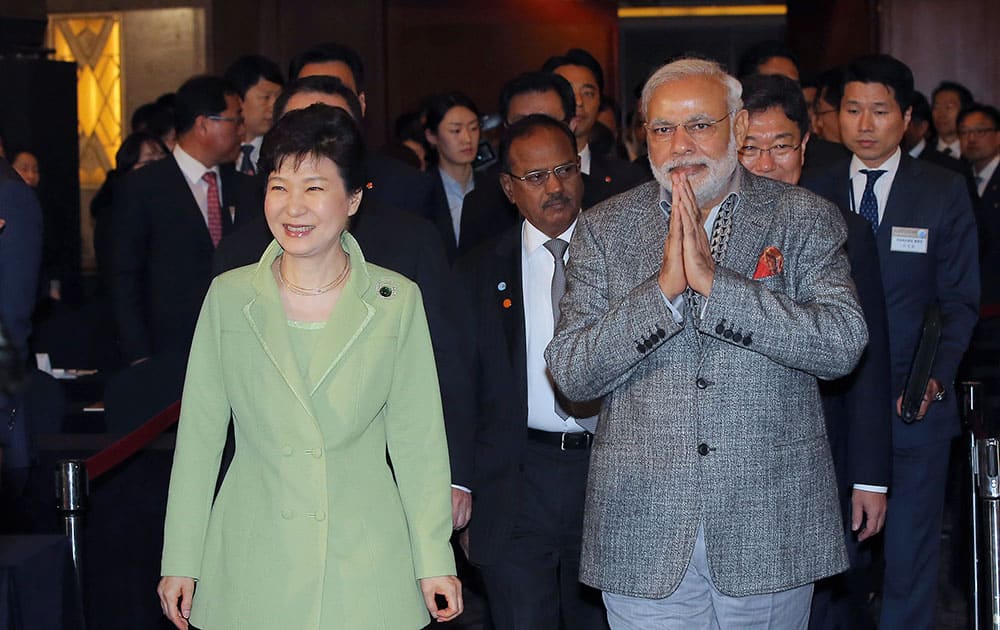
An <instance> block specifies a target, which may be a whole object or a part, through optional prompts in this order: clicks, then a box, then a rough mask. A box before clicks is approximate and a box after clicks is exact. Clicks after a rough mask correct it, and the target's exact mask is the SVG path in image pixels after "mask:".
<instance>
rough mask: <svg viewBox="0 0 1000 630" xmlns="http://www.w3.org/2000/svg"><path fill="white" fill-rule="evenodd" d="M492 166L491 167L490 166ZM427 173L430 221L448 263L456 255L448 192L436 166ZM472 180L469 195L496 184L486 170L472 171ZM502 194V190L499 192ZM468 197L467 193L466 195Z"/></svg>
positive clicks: (456, 246)
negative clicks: (438, 236)
mask: <svg viewBox="0 0 1000 630" xmlns="http://www.w3.org/2000/svg"><path fill="white" fill-rule="evenodd" d="M491 168H492V167H491ZM427 175H428V176H429V177H430V178H431V181H432V182H433V188H434V192H433V199H434V203H433V204H432V208H431V210H432V212H433V214H432V216H431V223H433V224H434V227H436V228H437V231H438V234H439V235H440V236H441V242H442V243H443V244H444V255H445V258H447V259H448V264H449V265H450V264H452V263H453V262H455V259H456V258H457V257H458V242H457V241H456V240H455V227H454V225H453V224H452V221H451V208H450V207H449V206H448V194H447V193H446V192H445V190H444V182H443V181H441V173H440V172H438V169H437V167H436V166H432V167H431V168H429V169H427ZM472 181H473V182H474V187H473V189H472V190H471V191H469V195H471V194H472V193H474V192H475V191H477V190H479V189H480V188H487V189H489V188H491V186H496V185H497V184H496V183H495V182H497V181H498V179H492V178H491V175H488V174H487V172H486V171H483V172H480V171H473V173H472ZM500 194H501V195H503V191H501V192H500ZM466 197H468V195H466ZM462 210H463V211H464V210H465V204H464V202H463V205H462ZM464 220H465V219H464V217H462V216H460V218H459V238H463V235H462V226H463V225H464Z"/></svg>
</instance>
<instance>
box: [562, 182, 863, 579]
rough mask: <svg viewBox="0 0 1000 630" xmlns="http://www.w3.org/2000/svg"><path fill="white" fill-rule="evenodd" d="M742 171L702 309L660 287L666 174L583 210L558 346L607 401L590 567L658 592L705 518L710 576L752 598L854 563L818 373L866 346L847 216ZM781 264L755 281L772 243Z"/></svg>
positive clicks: (674, 574) (682, 562) (572, 372)
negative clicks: (678, 302)
mask: <svg viewBox="0 0 1000 630" xmlns="http://www.w3.org/2000/svg"><path fill="white" fill-rule="evenodd" d="M740 171H741V183H740V185H739V199H738V203H737V205H736V206H735V208H734V210H733V214H732V230H731V235H730V236H728V241H727V244H726V246H725V254H724V257H723V258H722V260H721V262H720V263H719V264H718V265H717V266H716V269H715V276H714V282H713V285H712V289H711V293H710V295H709V297H708V298H707V301H706V302H704V308H703V310H702V311H701V314H700V315H701V316H700V318H693V317H692V313H691V312H690V309H687V308H686V309H685V312H684V318H683V320H682V321H681V322H679V323H678V322H676V321H675V320H674V318H673V317H672V315H671V312H670V310H669V309H668V308H667V304H666V301H665V299H664V296H663V294H662V293H661V291H660V288H659V285H658V283H657V274H658V271H659V269H660V265H661V261H662V257H663V243H664V239H665V237H666V234H667V231H668V224H669V218H668V216H667V215H666V213H665V212H664V211H663V210H662V209H661V208H660V206H659V205H658V200H659V194H660V189H659V185H658V184H657V183H655V182H650V183H648V184H644V185H642V186H639V187H637V188H634V189H632V190H630V191H628V192H625V193H623V194H622V195H619V196H617V197H613V198H612V199H610V200H608V201H607V202H605V203H603V204H601V205H599V206H597V207H596V208H593V209H592V210H590V211H587V212H584V213H583V214H582V215H581V218H580V220H579V223H578V225H577V228H576V230H575V232H574V233H573V239H572V243H571V245H570V247H571V248H572V251H573V257H572V258H571V259H570V263H569V265H568V268H567V292H566V295H565V296H564V297H563V299H562V301H561V302H560V310H561V312H562V317H561V319H560V322H559V326H558V328H557V330H556V334H555V337H554V338H553V340H552V342H551V344H550V345H549V347H548V350H547V352H546V359H547V361H548V365H549V369H550V370H551V372H552V375H553V377H554V379H555V381H556V384H557V385H559V387H560V388H562V391H563V392H564V393H565V394H566V395H567V397H569V398H571V399H574V400H585V399H592V398H598V397H600V396H605V395H606V398H605V400H604V404H603V407H602V410H601V414H600V422H599V424H598V428H597V434H596V439H595V442H594V446H593V452H592V459H591V465H590V474H589V479H588V486H587V507H586V513H585V518H584V533H583V552H582V560H581V568H580V578H581V580H582V581H583V582H585V583H587V584H590V585H592V586H594V587H596V588H600V589H602V590H605V591H610V592H614V593H620V594H624V595H631V596H638V597H649V598H660V597H664V596H667V595H669V594H670V593H672V592H673V591H674V590H675V589H676V588H677V585H678V584H679V583H680V580H681V578H682V576H683V575H684V571H685V569H686V567H687V565H688V561H689V560H690V558H691V554H692V550H693V548H694V542H695V538H696V535H697V531H698V528H699V527H703V528H704V533H705V541H706V548H707V554H708V561H709V566H710V567H711V572H712V579H713V582H714V584H715V586H716V587H717V588H718V589H719V590H721V591H722V592H723V593H726V594H727V595H732V596H744V595H753V594H761V593H771V592H776V591H780V590H784V589H788V588H792V587H796V586H801V585H803V584H806V583H809V582H812V581H814V580H816V579H819V578H822V577H825V576H828V575H832V574H835V573H838V572H840V571H842V570H844V569H845V568H846V566H847V562H846V557H845V551H844V543H843V529H842V522H841V517H840V510H839V507H838V503H837V489H836V482H835V476H834V470H833V465H832V462H831V457H830V447H829V445H828V443H827V436H826V431H825V427H824V420H823V412H822V407H821V403H820V397H819V393H818V388H817V381H816V379H817V377H818V378H822V379H832V378H836V377H839V376H842V375H844V374H846V373H847V372H849V371H850V370H851V369H852V368H853V367H854V365H855V363H856V362H857V360H858V357H859V356H860V354H861V352H862V350H863V348H864V347H865V343H866V342H867V330H866V328H865V322H864V316H863V315H862V311H861V308H860V306H859V305H858V302H857V298H856V295H855V290H854V286H853V283H852V282H851V279H850V275H849V266H848V262H847V258H846V255H845V254H844V252H843V249H842V246H843V243H844V240H845V228H844V224H843V219H842V218H841V217H840V215H839V213H838V211H837V209H836V208H835V207H833V206H832V204H830V203H829V202H826V201H824V200H822V199H821V198H819V197H817V196H815V195H813V194H811V193H809V192H808V191H805V190H803V189H800V188H796V187H792V186H788V185H786V184H782V183H780V182H775V181H772V180H769V179H764V178H760V177H756V176H754V175H752V174H750V173H748V172H746V171H743V170H742V168H740ZM768 247H776V248H778V250H779V251H780V252H781V254H782V256H783V259H784V265H783V271H782V272H781V273H776V274H774V275H771V276H769V277H766V278H763V279H754V275H755V270H756V269H757V267H758V263H759V261H760V257H761V254H762V253H763V252H764V250H765V248H768Z"/></svg>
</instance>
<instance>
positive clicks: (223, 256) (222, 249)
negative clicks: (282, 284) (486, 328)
mask: <svg viewBox="0 0 1000 630" xmlns="http://www.w3.org/2000/svg"><path fill="white" fill-rule="evenodd" d="M351 234H353V235H354V238H355V239H357V241H358V244H359V245H361V250H362V252H363V253H364V255H365V260H367V261H368V262H371V263H374V264H376V265H380V266H382V267H385V268H387V269H391V270H393V271H395V272H398V273H401V274H403V275H404V276H406V277H407V278H409V279H410V280H413V281H414V282H416V283H417V284H418V285H419V286H420V292H421V295H422V297H423V302H424V310H425V311H426V314H427V325H428V327H429V328H430V332H431V342H432V344H433V345H434V358H435V361H436V364H437V371H438V379H439V380H440V386H441V399H442V403H443V405H444V414H445V425H446V429H447V434H448V450H449V454H450V457H451V476H452V483H455V484H458V485H462V486H466V487H469V486H470V485H471V483H472V481H471V479H472V431H473V428H474V427H473V424H472V416H471V413H472V412H471V410H472V398H471V396H472V394H471V391H470V387H469V381H470V376H469V371H468V369H466V365H465V361H464V359H463V356H462V354H461V351H462V347H461V346H460V345H459V343H460V340H459V337H458V335H457V333H456V326H455V324H454V313H453V312H452V310H451V309H450V308H449V301H450V300H452V299H453V297H454V292H453V291H452V290H451V285H450V277H449V272H448V264H447V262H446V261H445V258H444V254H443V252H444V247H443V246H442V245H441V240H440V238H439V237H438V235H437V233H436V231H435V229H434V227H433V226H432V225H430V224H429V223H428V222H427V221H425V220H423V219H421V218H419V217H416V216H414V215H413V214H411V213H410V212H404V211H402V210H398V209H396V208H394V207H392V206H387V205H384V204H382V203H380V202H379V201H376V200H375V199H374V196H373V195H368V194H367V193H366V194H365V195H364V196H363V197H362V199H361V207H360V208H359V209H358V212H357V214H355V215H354V217H353V218H352V220H351ZM271 239H272V236H271V232H270V230H269V229H268V227H267V222H266V221H265V220H264V219H263V218H259V219H258V220H256V221H254V222H253V223H251V224H250V225H248V226H246V227H244V228H241V229H240V230H238V231H237V232H236V233H234V234H232V235H230V236H227V237H226V238H224V239H223V240H222V242H221V243H219V247H218V249H217V250H216V253H215V262H214V265H213V271H214V273H215V274H220V273H223V272H225V271H228V270H230V269H235V268H236V267H241V266H243V265H249V264H253V263H255V262H257V261H258V260H259V259H260V257H261V254H263V253H264V249H266V248H267V245H268V244H269V243H270V242H271Z"/></svg>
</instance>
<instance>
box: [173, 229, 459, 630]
mask: <svg viewBox="0 0 1000 630" xmlns="http://www.w3.org/2000/svg"><path fill="white" fill-rule="evenodd" d="M342 242H343V246H344V249H345V250H346V251H347V252H348V253H349V254H350V255H351V264H352V265H353V270H352V272H351V275H350V277H349V279H348V281H347V284H346V285H345V287H344V289H343V293H342V295H341V298H340V301H339V302H338V303H337V305H336V306H335V308H334V310H333V312H332V313H331V315H330V320H329V322H328V323H327V325H326V327H325V328H324V329H323V330H322V331H318V332H317V333H316V334H318V335H319V336H318V337H317V343H316V346H315V349H314V352H313V356H312V362H311V365H309V370H308V373H309V378H308V379H306V378H303V376H302V372H301V370H300V368H299V367H298V365H299V363H298V362H297V360H296V357H295V356H294V355H293V353H292V350H291V347H292V346H291V344H290V340H289V331H288V324H287V320H286V317H285V313H284V309H283V307H282V304H281V300H280V297H279V293H278V286H277V283H276V282H275V280H274V277H273V275H272V273H271V263H272V262H273V260H274V259H275V257H277V255H278V254H279V253H281V248H280V246H279V245H278V244H277V242H272V243H271V245H270V247H268V249H267V251H266V252H265V253H264V255H263V257H262V258H261V260H260V262H259V263H258V264H256V265H249V266H247V267H242V268H240V269H235V270H233V271H231V272H229V273H226V274H223V275H221V276H219V277H218V278H216V279H215V281H214V282H213V284H212V286H211V288H210V289H209V291H208V295H207V296H206V298H205V303H204V305H203V306H202V311H201V315H200V317H199V320H198V326H197V329H196V332H195V337H194V342H193V344H192V347H191V357H190V360H189V363H188V370H187V377H186V382H185V385H184V397H183V400H182V404H181V419H180V426H179V428H178V431H177V448H176V451H175V454H174V462H173V470H172V473H171V478H170V495H169V499H168V502H167V517H166V526H165V533H164V545H163V562H162V567H161V568H162V574H163V575H175V576H189V577H193V578H195V579H196V580H197V588H196V590H195V596H194V604H193V609H192V614H191V622H192V623H193V624H194V625H196V626H198V627H201V628H206V630H224V629H226V628H234V629H235V628H240V629H241V630H249V629H253V628H261V629H264V628H267V629H271V628H296V629H309V628H365V629H377V628H381V629H385V630H399V629H401V628H420V627H423V626H424V625H426V624H427V623H428V621H429V620H430V619H429V615H428V613H427V609H426V607H425V606H424V602H423V597H422V596H421V593H420V588H419V584H418V582H417V580H418V579H419V578H424V577H432V576H440V575H454V574H455V564H454V556H453V555H452V550H451V547H450V546H449V543H448V539H449V537H450V535H451V529H452V528H451V503H450V492H451V490H450V481H451V479H450V472H449V466H448V452H447V443H446V440H445V433H444V423H443V418H442V412H441V399H440V395H439V389H438V382H437V374H436V372H435V369H434V357H433V354H432V351H431V342H430V336H429V334H428V332H427V323H426V320H425V318H424V311H423V306H422V303H421V299H420V292H419V289H418V288H417V286H416V285H415V284H414V283H413V282H411V281H409V280H407V279H406V278H405V277H403V276H401V275H399V274H397V273H394V272H392V271H389V270H387V269H382V268H381V267H377V266H375V265H368V264H366V263H365V261H364V257H363V255H362V253H361V250H360V248H359V247H358V244H357V242H356V241H355V240H354V238H353V237H351V236H350V235H349V234H347V233H346V232H345V233H344V237H343V239H342ZM308 383H312V386H310V385H308ZM230 412H231V413H232V418H233V423H234V426H235V433H236V454H235V457H234V458H233V462H232V464H231V466H230V468H229V471H228V473H227V474H226V478H225V481H224V482H223V484H222V488H221V489H220V491H219V494H218V497H217V498H216V499H215V501H214V502H213V500H212V497H213V491H214V489H215V482H216V477H217V473H218V470H219V462H220V457H221V454H222V449H223V445H224V443H225V441H226V430H227V427H228V424H229V418H230ZM321 427H322V430H321ZM387 449H388V453H389V457H390V458H391V461H392V468H391V469H390V467H389V465H388V464H387V463H386V450H387Z"/></svg>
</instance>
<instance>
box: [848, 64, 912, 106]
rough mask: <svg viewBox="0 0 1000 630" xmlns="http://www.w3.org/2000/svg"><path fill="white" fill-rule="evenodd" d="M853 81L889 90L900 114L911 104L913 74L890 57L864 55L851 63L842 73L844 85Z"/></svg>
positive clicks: (908, 68) (904, 65) (905, 66)
mask: <svg viewBox="0 0 1000 630" xmlns="http://www.w3.org/2000/svg"><path fill="white" fill-rule="evenodd" d="M854 81H857V82H860V83H881V84H882V85H884V86H886V87H888V88H891V89H892V97H893V99H895V101H896V104H897V105H899V110H900V111H901V112H904V113H905V112H906V110H907V109H909V107H910V104H911V103H913V72H911V71H910V67H909V66H907V65H906V64H905V63H903V62H902V61H900V60H899V59H896V58H895V57H893V56H892V55H885V54H876V55H864V56H862V57H858V58H857V59H855V60H854V61H852V62H851V63H850V64H848V65H847V70H846V71H845V72H844V85H847V84H848V83H851V82H854Z"/></svg>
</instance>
